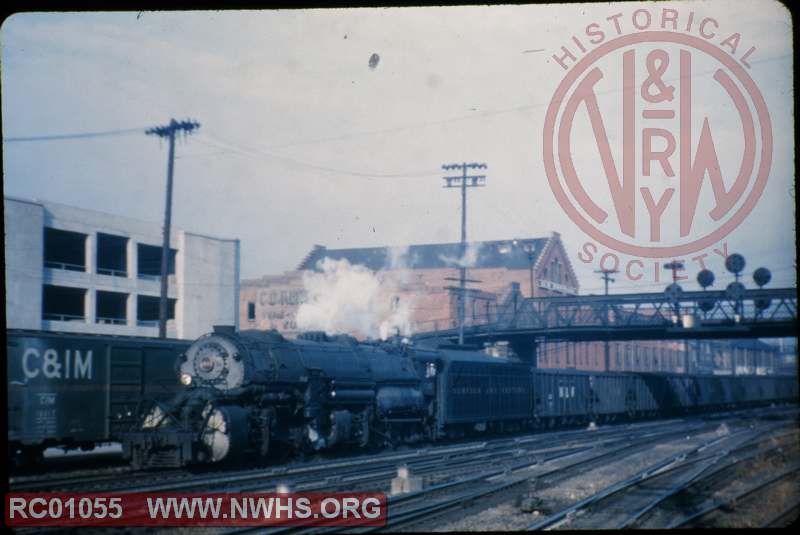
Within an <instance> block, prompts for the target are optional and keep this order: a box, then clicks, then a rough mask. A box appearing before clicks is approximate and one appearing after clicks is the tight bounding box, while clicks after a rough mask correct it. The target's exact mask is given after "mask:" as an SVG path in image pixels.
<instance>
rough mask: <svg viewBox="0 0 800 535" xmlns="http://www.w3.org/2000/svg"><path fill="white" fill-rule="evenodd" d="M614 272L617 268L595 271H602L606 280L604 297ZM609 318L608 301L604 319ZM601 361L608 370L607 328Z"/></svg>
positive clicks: (607, 319)
mask: <svg viewBox="0 0 800 535" xmlns="http://www.w3.org/2000/svg"><path fill="white" fill-rule="evenodd" d="M616 272H617V270H612V271H608V270H606V269H601V270H600V271H595V273H602V274H603V280H604V281H605V282H606V297H608V283H609V281H610V282H614V279H612V278H611V275H613V274H614V273H616ZM610 318H611V316H610V311H609V310H608V303H606V321H610ZM603 363H604V365H605V370H604V371H610V370H611V354H610V352H609V348H608V331H607V330H606V341H605V347H604V348H603Z"/></svg>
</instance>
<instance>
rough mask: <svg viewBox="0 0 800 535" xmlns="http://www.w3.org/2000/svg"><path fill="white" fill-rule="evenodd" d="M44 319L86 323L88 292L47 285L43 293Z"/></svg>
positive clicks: (80, 289)
mask: <svg viewBox="0 0 800 535" xmlns="http://www.w3.org/2000/svg"><path fill="white" fill-rule="evenodd" d="M42 319H43V320H51V321H86V290H85V289H83V288H66V287H63V286H52V285H49V284H45V285H44V287H43V291H42Z"/></svg>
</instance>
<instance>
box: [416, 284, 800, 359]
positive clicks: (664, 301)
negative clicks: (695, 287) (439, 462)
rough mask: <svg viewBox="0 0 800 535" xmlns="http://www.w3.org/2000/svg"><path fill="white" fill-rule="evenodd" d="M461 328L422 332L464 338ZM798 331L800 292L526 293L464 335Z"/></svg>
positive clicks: (656, 336) (528, 337)
mask: <svg viewBox="0 0 800 535" xmlns="http://www.w3.org/2000/svg"><path fill="white" fill-rule="evenodd" d="M457 331H458V329H449V330H444V331H436V332H429V333H420V334H418V335H415V338H416V339H424V338H431V337H442V338H447V339H457ZM788 336H791V337H796V336H797V289H796V288H779V289H770V290H765V289H759V290H747V289H745V288H744V286H742V285H740V284H732V285H730V286H729V287H728V289H726V290H722V291H697V292H684V291H683V290H682V289H681V288H680V287H679V286H678V285H677V284H672V285H670V286H669V287H667V290H666V291H665V292H662V293H650V294H644V293H642V294H616V295H607V296H606V295H602V296H596V295H589V296H567V297H551V298H536V299H532V298H523V297H522V295H521V294H520V293H519V292H512V294H511V295H510V296H509V297H508V298H507V299H506V301H505V302H504V303H503V304H502V306H500V307H499V310H498V313H497V315H496V316H495V317H493V318H473V319H470V318H467V320H466V321H465V326H464V340H465V343H468V344H470V343H471V344H480V343H483V342H494V341H500V340H507V341H509V342H510V343H512V344H515V343H516V344H519V343H522V344H525V345H529V344H535V343H536V342H537V341H547V340H570V341H593V340H687V339H721V338H775V337H788Z"/></svg>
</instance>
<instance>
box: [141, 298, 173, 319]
mask: <svg viewBox="0 0 800 535" xmlns="http://www.w3.org/2000/svg"><path fill="white" fill-rule="evenodd" d="M160 301H161V299H160V298H158V297H150V296H149V295H140V296H138V298H137V300H136V323H137V324H138V325H140V326H145V327H155V326H157V325H158V308H159V303H160ZM167 319H168V320H172V319H175V299H168V300H167Z"/></svg>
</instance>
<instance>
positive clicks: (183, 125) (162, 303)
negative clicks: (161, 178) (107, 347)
mask: <svg viewBox="0 0 800 535" xmlns="http://www.w3.org/2000/svg"><path fill="white" fill-rule="evenodd" d="M199 127H200V125H199V124H198V123H196V122H194V121H181V122H178V121H176V120H175V119H170V122H169V125H168V126H157V127H154V128H151V129H149V130H147V132H145V133H146V134H147V135H156V136H158V137H162V138H163V137H165V138H167V139H169V159H168V161H167V206H166V208H165V210H164V243H163V245H162V247H161V297H160V299H159V302H158V337H159V338H166V337H167V303H168V300H167V288H168V284H167V283H168V278H169V256H170V255H169V230H170V226H171V225H172V170H173V168H174V167H175V164H174V161H175V132H178V131H180V130H182V131H183V133H184V135H186V134H187V133H189V132H191V131H192V130H194V129H195V128H199Z"/></svg>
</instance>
